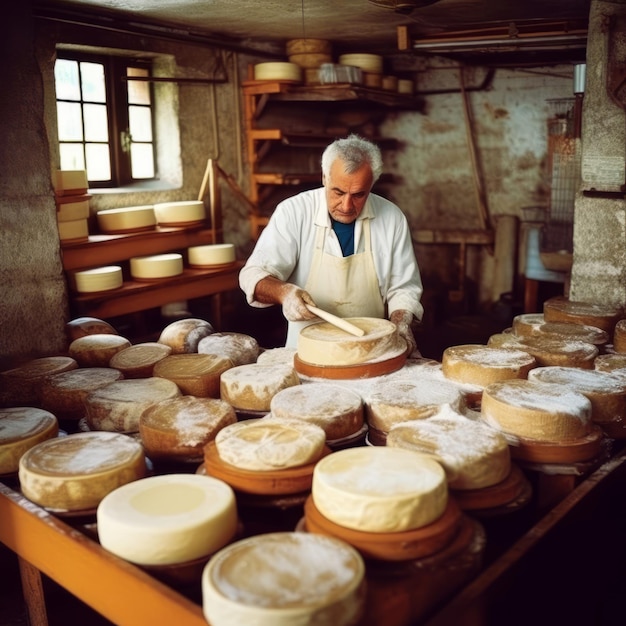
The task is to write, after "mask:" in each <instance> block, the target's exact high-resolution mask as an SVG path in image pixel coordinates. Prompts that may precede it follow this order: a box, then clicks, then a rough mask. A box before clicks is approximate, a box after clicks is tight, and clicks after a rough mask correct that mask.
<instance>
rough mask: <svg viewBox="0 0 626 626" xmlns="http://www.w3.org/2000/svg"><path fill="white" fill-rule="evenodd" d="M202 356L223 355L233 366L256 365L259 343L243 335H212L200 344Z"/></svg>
mask: <svg viewBox="0 0 626 626" xmlns="http://www.w3.org/2000/svg"><path fill="white" fill-rule="evenodd" d="M198 352H200V353H201V354H214V355H222V356H224V357H226V358H228V359H230V360H231V361H232V363H233V365H246V364H247V363H255V362H256V360H257V358H258V356H259V352H260V348H259V343H258V341H257V340H256V339H255V338H254V337H251V336H250V335H245V334H243V333H212V334H211V335H209V336H208V337H204V338H203V339H201V340H200V342H199V343H198Z"/></svg>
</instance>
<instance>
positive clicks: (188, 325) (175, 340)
mask: <svg viewBox="0 0 626 626" xmlns="http://www.w3.org/2000/svg"><path fill="white" fill-rule="evenodd" d="M213 332H214V330H213V326H211V324H209V322H207V321H205V320H201V319H196V318H193V317H191V318H187V319H183V320H176V321H175V322H172V323H171V324H168V325H167V326H166V327H165V328H164V329H163V330H162V331H161V334H160V335H159V343H164V344H165V345H166V346H169V347H170V348H172V353H173V354H182V353H187V352H197V351H198V344H199V343H200V340H201V339H203V338H204V337H207V336H208V335H210V334H211V333H213Z"/></svg>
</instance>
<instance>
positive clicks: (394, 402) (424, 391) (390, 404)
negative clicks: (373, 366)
mask: <svg viewBox="0 0 626 626" xmlns="http://www.w3.org/2000/svg"><path fill="white" fill-rule="evenodd" d="M444 405H448V406H450V407H452V408H453V409H454V410H455V411H458V412H461V411H462V410H463V409H464V407H465V400H464V396H463V392H462V391H461V389H460V387H459V386H458V385H456V384H454V383H453V382H451V381H446V380H437V379H434V378H432V379H431V378H424V379H419V380H413V381H410V380H393V379H392V380H381V381H378V382H377V383H375V384H374V385H373V386H372V387H371V392H370V393H369V394H368V395H367V396H366V397H365V414H366V419H367V422H368V424H369V433H368V438H369V441H370V443H372V444H374V445H384V444H385V439H386V435H387V433H388V432H389V431H390V430H391V427H392V426H394V425H395V424H399V423H401V422H406V421H409V420H416V419H424V418H427V417H431V416H432V415H434V414H435V413H437V412H439V410H440V409H441V407H442V406H444Z"/></svg>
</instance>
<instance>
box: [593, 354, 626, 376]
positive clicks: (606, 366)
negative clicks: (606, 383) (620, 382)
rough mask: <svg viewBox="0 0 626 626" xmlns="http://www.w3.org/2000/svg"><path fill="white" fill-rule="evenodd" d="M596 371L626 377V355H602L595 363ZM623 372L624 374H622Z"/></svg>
mask: <svg viewBox="0 0 626 626" xmlns="http://www.w3.org/2000/svg"><path fill="white" fill-rule="evenodd" d="M593 367H594V369H597V370H600V371H601V372H615V373H616V374H620V373H621V374H624V375H626V354H615V353H613V354H600V355H598V356H597V357H596V360H595V361H594V362H593ZM620 370H623V372H620Z"/></svg>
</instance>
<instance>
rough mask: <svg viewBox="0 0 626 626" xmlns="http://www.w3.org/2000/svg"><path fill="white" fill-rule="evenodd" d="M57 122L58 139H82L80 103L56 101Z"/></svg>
mask: <svg viewBox="0 0 626 626" xmlns="http://www.w3.org/2000/svg"><path fill="white" fill-rule="evenodd" d="M57 124H58V125H59V140H60V141H82V138H83V124H82V113H81V109H80V104H78V103H74V102H57Z"/></svg>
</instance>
